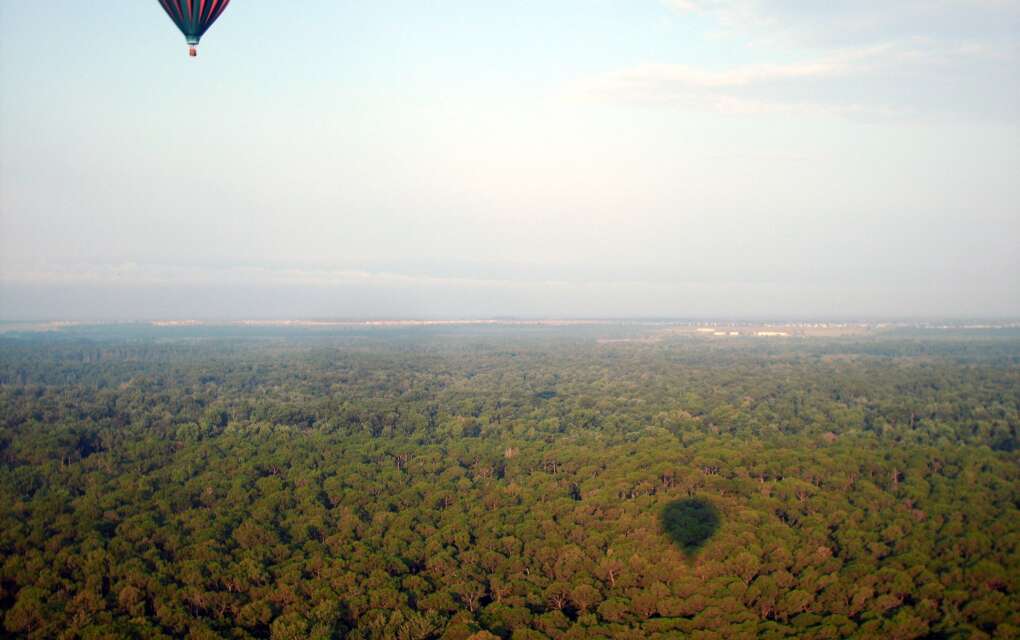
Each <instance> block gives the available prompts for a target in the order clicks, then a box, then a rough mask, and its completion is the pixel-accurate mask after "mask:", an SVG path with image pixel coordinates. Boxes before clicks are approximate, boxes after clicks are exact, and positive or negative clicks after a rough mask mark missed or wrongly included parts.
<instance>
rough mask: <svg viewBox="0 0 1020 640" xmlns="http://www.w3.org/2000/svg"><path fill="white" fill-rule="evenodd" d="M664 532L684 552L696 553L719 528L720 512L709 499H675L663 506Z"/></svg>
mask: <svg viewBox="0 0 1020 640" xmlns="http://www.w3.org/2000/svg"><path fill="white" fill-rule="evenodd" d="M659 522H660V523H661V524H662V530H663V532H664V533H665V534H666V535H667V536H669V538H670V540H672V541H673V542H674V543H675V544H676V545H677V546H678V547H680V548H681V549H682V550H683V551H684V553H686V554H688V555H690V554H693V553H696V552H697V551H698V550H699V549H701V548H702V547H703V546H705V544H706V543H707V542H708V541H709V539H710V538H711V537H712V536H713V535H715V532H716V531H718V530H719V524H720V518H719V512H718V511H717V510H716V508H715V506H713V505H712V503H711V502H709V501H707V500H702V499H700V498H688V499H685V500H675V501H673V502H670V503H669V504H667V505H666V506H665V508H663V510H662V513H661V514H660V516H659Z"/></svg>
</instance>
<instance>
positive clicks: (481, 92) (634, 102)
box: [0, 0, 1020, 319]
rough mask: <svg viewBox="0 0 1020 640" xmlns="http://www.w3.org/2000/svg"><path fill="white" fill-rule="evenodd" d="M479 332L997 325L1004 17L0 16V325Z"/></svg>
mask: <svg viewBox="0 0 1020 640" xmlns="http://www.w3.org/2000/svg"><path fill="white" fill-rule="evenodd" d="M493 315H519V316H536V315H538V316H599V317H607V316H684V317H695V316H721V315H725V316H763V315H768V316H826V317H835V316H847V315H857V316H933V315H951V316H1007V315H1010V316H1020V2H1018V1H1016V0H902V1H895V0H894V1H891V2H890V1H889V0H883V1H878V0H852V1H851V0H835V1H832V2H806V1H800V0H732V1H728V0H672V1H666V0H615V1H613V0H533V1H524V0H518V1H513V0H500V1H498V2H497V1H487V0H470V1H468V0H462V1H457V0H446V1H440V0H434V1H422V0H406V1H396V0H372V1H371V2H369V1H358V2H353V1H348V0H302V1H301V2H295V3H286V2H284V3H281V2H269V1H268V0H235V1H234V2H233V3H232V5H231V6H230V8H229V9H228V10H227V12H226V13H225V14H224V16H223V18H222V19H221V20H220V22H218V23H217V24H216V25H215V26H214V27H213V28H212V29H211V30H210V32H209V33H208V34H207V35H206V37H205V39H204V40H203V44H202V46H201V47H200V54H199V58H198V59H197V60H190V59H189V58H188V57H187V52H186V47H185V44H184V38H183V36H181V35H180V33H179V32H177V30H176V28H175V27H174V25H173V24H172V23H171V22H170V20H169V19H168V18H167V17H166V15H165V14H164V13H163V11H162V9H161V8H160V6H159V4H158V3H157V2H155V1H154V0H149V1H139V0H109V1H105V2H70V1H63V2H0V319H39V318H68V319H99V318H103V319H115V318H122V319H127V318H138V319H144V318H156V317H175V318H182V317H188V318H192V317H197V318H229V317H262V318H279V317H366V316H390V317H393V316H398V317H435V316H483V317H484V316H493Z"/></svg>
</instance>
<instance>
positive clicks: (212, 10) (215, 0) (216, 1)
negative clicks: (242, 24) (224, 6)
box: [203, 0, 220, 23]
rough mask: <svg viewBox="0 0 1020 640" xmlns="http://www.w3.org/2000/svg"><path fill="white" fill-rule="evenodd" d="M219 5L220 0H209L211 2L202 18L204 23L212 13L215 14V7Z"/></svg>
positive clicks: (210, 17)
mask: <svg viewBox="0 0 1020 640" xmlns="http://www.w3.org/2000/svg"><path fill="white" fill-rule="evenodd" d="M203 1H204V0H203ZM219 6H220V0H211V3H210V4H209V13H208V14H206V16H205V18H203V20H204V21H205V22H206V23H208V22H209V20H210V19H212V17H213V16H214V15H216V9H217V8H219Z"/></svg>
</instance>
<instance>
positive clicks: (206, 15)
mask: <svg viewBox="0 0 1020 640" xmlns="http://www.w3.org/2000/svg"><path fill="white" fill-rule="evenodd" d="M159 4H160V5H161V6H162V7H163V9H164V10H165V11H166V13H167V15H168V16H170V19H171V20H173V21H174V24H176V25H177V28H178V29H180V30H181V33H183V34H184V37H185V38H187V40H188V44H189V45H191V46H192V55H194V46H195V45H197V44H198V41H199V40H201V39H202V36H203V35H204V34H205V32H206V31H207V30H208V29H209V27H211V26H212V24H213V23H214V22H216V19H217V18H219V17H220V15H222V14H223V11H224V10H225V9H226V8H227V5H228V4H230V0H159Z"/></svg>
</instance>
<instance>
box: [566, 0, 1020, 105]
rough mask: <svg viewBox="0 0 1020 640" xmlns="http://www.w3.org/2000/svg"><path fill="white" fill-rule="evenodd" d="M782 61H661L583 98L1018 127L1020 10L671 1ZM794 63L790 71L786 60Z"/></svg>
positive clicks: (601, 83) (951, 2) (990, 3)
mask: <svg viewBox="0 0 1020 640" xmlns="http://www.w3.org/2000/svg"><path fill="white" fill-rule="evenodd" d="M663 2H664V4H665V5H666V6H668V7H669V8H670V9H671V10H673V11H675V12H676V14H677V15H678V16H679V18H678V19H681V20H683V19H687V17H688V16H690V15H692V14H697V15H700V16H702V17H708V18H709V19H711V20H713V21H714V23H715V25H716V27H715V29H716V33H717V34H721V36H722V37H723V42H724V43H729V44H733V43H738V44H739V45H740V46H741V47H752V46H753V47H754V52H755V56H756V57H757V58H759V59H768V56H769V55H770V54H771V55H772V56H773V57H774V58H775V59H777V60H780V62H778V63H776V64H752V65H738V66H732V67H729V68H724V69H715V68H713V69H707V68H705V67H703V66H701V65H699V64H698V62H697V61H689V60H688V61H684V62H679V61H678V62H669V61H667V62H660V63H655V64H645V65H640V66H635V67H630V68H625V69H618V70H615V71H610V72H607V73H604V74H602V75H598V76H595V77H588V78H585V79H583V80H582V81H580V82H578V83H577V84H576V85H575V86H574V87H573V92H574V93H575V95H576V94H580V95H583V96H585V97H587V98H594V99H598V100H606V101H612V102H621V103H631V104H645V105H658V106H669V107H673V108H683V109H697V110H708V111H716V112H722V113H728V114H760V113H773V112H781V113H798V114H802V113H823V114H834V115H840V116H847V117H854V118H871V119H874V118H881V119H885V118H907V117H909V118H923V117H941V118H944V117H950V118H961V119H966V120H985V121H994V122H1009V123H1015V122H1017V121H1018V119H1020V82H1017V71H1016V70H1017V69H1018V68H1020V3H1017V2H1008V1H997V0H941V1H932V0H924V1H914V0H907V1H904V2H896V3H888V2H877V1H872V0H856V1H854V2H849V1H834V2H825V3H822V2H799V1H793V0H663ZM791 59H792V60H795V61H794V62H790V60H791Z"/></svg>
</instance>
